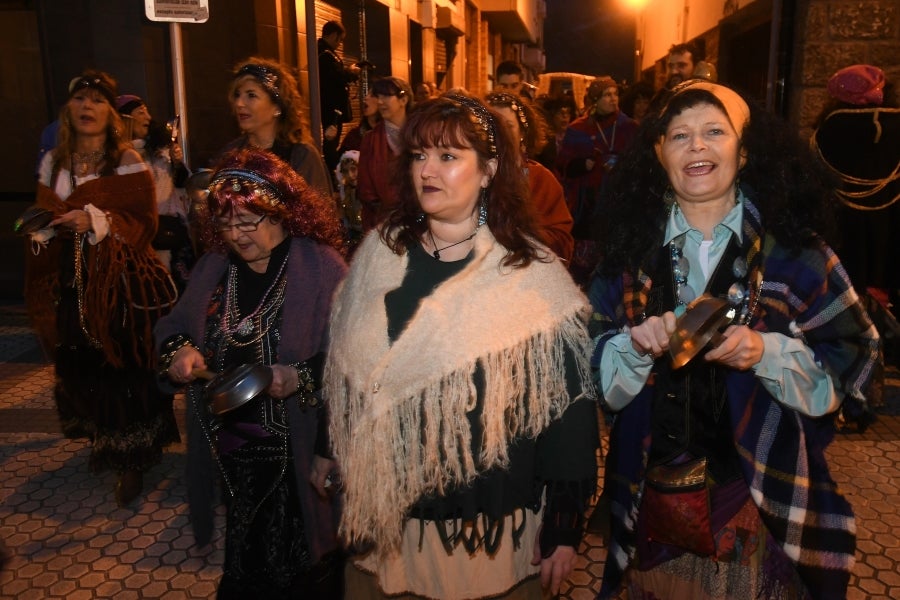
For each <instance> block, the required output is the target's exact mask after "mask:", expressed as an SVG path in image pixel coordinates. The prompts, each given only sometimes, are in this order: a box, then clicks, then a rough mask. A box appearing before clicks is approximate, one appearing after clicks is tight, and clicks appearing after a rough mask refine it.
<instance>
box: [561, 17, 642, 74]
mask: <svg viewBox="0 0 900 600" xmlns="http://www.w3.org/2000/svg"><path fill="white" fill-rule="evenodd" d="M623 4H624V3H623V2H622V0H547V19H546V20H545V21H544V51H545V52H546V54H547V72H553V71H570V72H573V73H583V74H585V75H612V76H613V77H614V78H615V79H616V80H617V81H621V80H623V79H626V80H628V82H629V83H630V82H631V80H632V78H633V75H634V13H633V12H631V11H629V10H628V9H627V8H625V7H624V6H623Z"/></svg>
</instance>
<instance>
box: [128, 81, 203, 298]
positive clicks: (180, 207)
mask: <svg viewBox="0 0 900 600" xmlns="http://www.w3.org/2000/svg"><path fill="white" fill-rule="evenodd" d="M116 110H118V111H119V114H120V115H122V119H123V120H124V122H125V136H124V137H125V139H130V140H131V145H132V147H133V148H134V149H135V150H137V151H138V154H140V155H141V158H143V159H144V162H146V163H147V164H148V165H149V166H150V171H151V173H153V183H154V188H155V190H156V209H157V213H158V215H159V217H158V219H159V225H158V228H157V231H156V237H154V238H153V242H152V245H153V249H154V250H155V251H156V257H157V258H158V259H159V260H160V262H162V263H163V264H164V265H165V266H166V269H167V270H168V271H169V273H170V274H171V275H172V277H173V279H174V280H175V284H176V286H177V287H178V290H179V291H180V292H181V291H184V288H185V286H186V285H187V280H188V277H189V276H190V271H191V267H192V266H193V265H194V260H195V257H194V250H193V246H192V244H191V238H190V235H189V233H188V221H187V219H188V209H189V206H188V198H187V194H186V193H185V191H184V182H185V181H186V180H187V178H188V176H189V175H190V172H189V171H188V169H187V167H186V166H185V165H184V155H183V154H182V152H181V146H179V145H178V144H176V143H175V140H173V139H172V135H171V134H170V132H169V131H167V130H166V128H165V127H164V126H161V125H159V124H158V123H155V122H154V121H153V119H152V116H151V115H150V111H149V110H148V109H147V105H146V104H145V103H144V101H143V100H142V99H141V98H140V97H138V96H134V95H124V96H119V97H118V98H116Z"/></svg>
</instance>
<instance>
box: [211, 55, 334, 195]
mask: <svg viewBox="0 0 900 600" xmlns="http://www.w3.org/2000/svg"><path fill="white" fill-rule="evenodd" d="M298 89H299V88H298V87H297V80H296V78H295V77H294V76H293V74H292V73H291V68H290V67H288V66H287V65H284V64H282V63H279V62H277V61H274V60H269V59H266V58H260V57H251V58H248V59H247V60H245V61H241V62H239V63H238V64H237V65H236V66H235V68H234V76H233V77H232V80H231V86H230V87H229V89H228V101H229V103H230V104H231V110H232V112H233V113H234V116H235V118H236V119H237V124H238V127H239V128H240V130H241V136H240V137H239V138H237V139H235V140H232V141H231V142H229V143H228V145H227V146H225V148H224V149H223V150H222V153H223V154H224V153H226V152H228V151H229V150H234V149H237V148H247V147H254V148H261V149H263V150H270V151H271V152H273V153H274V154H275V155H277V156H278V157H279V158H280V159H282V160H283V161H285V162H287V163H288V164H290V165H291V167H292V168H293V169H294V170H295V171H296V172H297V173H299V174H300V175H301V176H302V177H303V179H305V180H306V181H307V182H308V183H309V185H311V186H312V187H313V189H315V190H318V191H319V192H320V193H322V194H327V195H329V196H330V195H331V194H332V192H333V191H334V187H333V185H332V181H331V175H330V174H329V173H328V169H327V168H326V167H325V161H324V160H323V159H322V155H321V152H319V150H318V149H317V148H316V147H315V146H314V145H313V144H312V143H311V141H310V139H309V133H308V131H307V130H306V128H305V127H304V124H305V122H304V121H305V120H304V116H303V115H304V111H305V110H306V109H305V106H304V102H303V99H302V98H301V97H300V94H299V92H298V91H297V90H298Z"/></svg>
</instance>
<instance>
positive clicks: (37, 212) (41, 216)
mask: <svg viewBox="0 0 900 600" xmlns="http://www.w3.org/2000/svg"><path fill="white" fill-rule="evenodd" d="M54 216H55V215H54V214H53V213H52V212H50V211H49V210H47V209H46V208H41V207H39V206H29V207H28V208H26V209H25V212H23V213H22V214H21V215H20V216H19V218H18V219H16V222H15V223H13V231H14V232H16V233H18V234H19V235H29V234H32V233H34V232H36V231H39V230H41V229H44V228H45V227H47V225H49V224H50V221H52V220H53V218H54Z"/></svg>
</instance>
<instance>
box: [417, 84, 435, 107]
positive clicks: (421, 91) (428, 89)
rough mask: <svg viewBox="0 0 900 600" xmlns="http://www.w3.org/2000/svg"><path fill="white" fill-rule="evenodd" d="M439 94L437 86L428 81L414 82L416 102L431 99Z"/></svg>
mask: <svg viewBox="0 0 900 600" xmlns="http://www.w3.org/2000/svg"><path fill="white" fill-rule="evenodd" d="M438 95H439V93H438V90H437V86H435V85H434V84H433V83H432V82H430V81H422V82H419V83H417V84H416V93H415V99H416V103H419V102H425V101H426V100H431V99H432V98H435V97H437V96H438Z"/></svg>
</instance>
